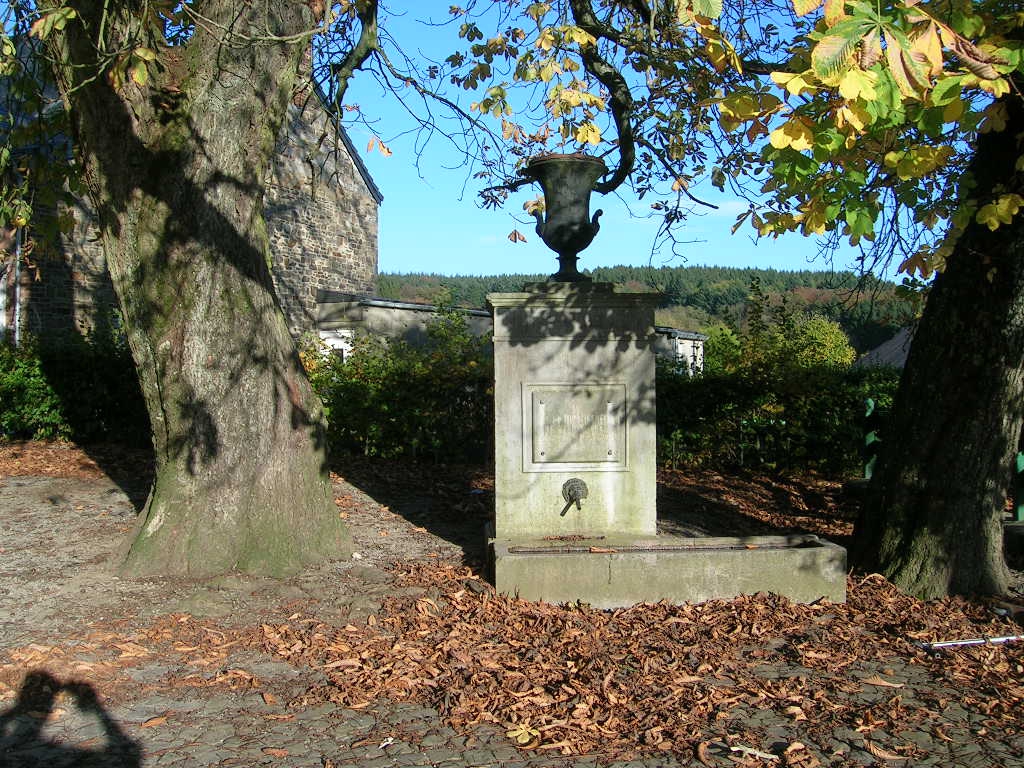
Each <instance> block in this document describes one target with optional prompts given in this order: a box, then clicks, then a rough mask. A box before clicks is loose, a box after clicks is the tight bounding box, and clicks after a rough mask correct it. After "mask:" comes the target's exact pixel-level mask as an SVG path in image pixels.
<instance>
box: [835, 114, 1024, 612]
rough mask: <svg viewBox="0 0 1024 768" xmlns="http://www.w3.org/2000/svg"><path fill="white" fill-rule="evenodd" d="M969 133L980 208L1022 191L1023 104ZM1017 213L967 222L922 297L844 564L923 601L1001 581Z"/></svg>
mask: <svg viewBox="0 0 1024 768" xmlns="http://www.w3.org/2000/svg"><path fill="white" fill-rule="evenodd" d="M1004 102H1005V104H1006V107H1007V109H1008V111H1009V115H1010V117H1009V122H1008V124H1007V126H1006V128H1005V130H1003V131H1001V132H999V133H985V134H982V135H981V136H980V137H979V141H978V146H977V151H976V154H975V157H974V159H973V161H972V164H971V173H972V174H973V176H974V178H975V180H976V182H977V184H976V186H975V187H974V194H973V196H974V197H975V198H976V199H978V200H979V201H980V203H981V204H984V203H987V202H989V201H990V200H993V199H996V198H998V197H999V196H1000V195H1001V194H1007V193H1016V194H1021V195H1024V175H1022V174H1021V173H1020V172H1019V171H1017V170H1016V168H1017V167H1018V158H1019V157H1020V156H1021V146H1020V143H1019V136H1020V135H1021V132H1022V131H1024V109H1022V106H1021V104H1020V100H1019V98H1018V97H1016V96H1013V97H1010V98H1007V99H1005V100H1004ZM1022 366H1024V210H1022V211H1021V212H1019V213H1018V214H1017V215H1016V216H1015V217H1014V219H1013V221H1012V222H1011V223H1010V224H1008V225H1007V224H1004V225H1003V226H1001V227H999V228H998V229H996V230H995V231H990V230H989V229H988V227H987V226H984V225H982V224H978V223H977V222H974V223H972V224H970V225H969V226H968V227H967V228H966V230H965V232H964V233H963V234H962V235H961V237H960V240H959V241H958V242H957V244H956V247H955V250H954V252H953V255H952V257H951V258H950V259H949V261H948V264H947V266H946V269H945V271H944V272H943V274H941V275H940V276H939V277H938V279H937V280H936V282H935V285H934V287H933V289H932V291H931V294H930V295H929V297H928V302H927V305H926V307H925V311H924V315H923V317H922V318H921V321H920V324H919V325H918V328H917V331H916V333H915V336H914V341H913V344H912V345H911V349H910V356H909V358H908V360H907V365H906V368H905V369H904V372H903V378H902V380H901V382H900V388H899V393H898V395H897V397H896V403H895V406H894V409H893V414H892V423H891V425H890V426H889V427H887V432H886V435H887V438H886V442H885V443H884V446H883V451H882V455H881V457H880V458H881V462H882V463H881V472H880V473H879V474H878V475H877V476H876V480H877V484H876V486H875V487H874V489H873V490H874V493H873V494H872V497H871V499H870V501H869V502H868V504H867V506H866V508H865V510H864V513H863V514H862V516H861V520H860V521H859V523H858V525H857V530H856V537H855V545H854V550H853V553H852V554H853V560H854V562H855V564H857V565H858V566H859V567H861V568H864V569H866V570H874V571H878V572H880V573H882V574H883V575H885V576H886V577H888V578H889V579H891V580H892V581H893V582H894V583H895V584H896V585H897V586H899V587H900V588H901V589H903V590H905V591H907V592H909V593H911V594H913V595H916V596H918V597H921V598H926V599H927V598H933V597H939V596H942V595H946V594H950V593H953V594H999V593H1004V592H1005V591H1006V589H1007V585H1008V572H1007V569H1006V564H1005V561H1004V558H1003V548H1002V542H1003V529H1002V517H1003V513H1004V509H1005V504H1006V499H1007V493H1008V489H1009V484H1010V479H1011V461H1012V458H1013V456H1014V453H1015V452H1016V450H1017V444H1018V439H1019V437H1020V433H1021V420H1022V405H1024V404H1022V399H1021V398H1022V395H1024V375H1022Z"/></svg>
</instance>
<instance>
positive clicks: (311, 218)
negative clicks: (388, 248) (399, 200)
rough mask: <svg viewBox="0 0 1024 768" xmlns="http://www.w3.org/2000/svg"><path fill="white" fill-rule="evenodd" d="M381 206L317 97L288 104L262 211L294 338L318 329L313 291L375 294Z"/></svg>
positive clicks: (353, 153) (355, 156) (352, 151)
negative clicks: (285, 119) (284, 127)
mask: <svg viewBox="0 0 1024 768" xmlns="http://www.w3.org/2000/svg"><path fill="white" fill-rule="evenodd" d="M380 201H381V196H380V192H379V191H378V190H377V188H376V186H375V185H374V184H373V181H372V179H370V176H369V174H368V173H367V172H366V169H365V168H364V167H363V166H362V165H361V162H360V160H359V156H358V154H357V153H356V151H355V149H354V148H353V147H352V146H351V143H349V142H348V140H347V136H346V135H345V134H344V132H342V131H340V130H339V129H338V128H337V125H336V123H335V122H334V120H333V117H332V116H331V115H330V114H328V113H327V112H326V111H325V110H324V109H322V108H321V107H320V104H319V101H318V98H317V96H316V95H315V94H311V95H310V96H309V97H308V98H307V99H305V100H304V101H303V102H302V103H301V104H300V105H298V106H296V105H295V104H293V105H291V106H290V107H289V113H288V125H287V126H286V129H285V130H284V131H282V134H281V139H280V141H279V142H278V146H277V152H276V159H275V163H274V166H273V168H272V169H271V172H270V176H269V178H268V179H267V186H266V199H265V203H264V205H265V208H266V213H267V228H268V232H269V235H270V251H271V256H272V258H273V268H272V274H273V276H274V287H275V289H276V291H277V295H278V298H279V299H280V301H281V304H282V306H283V307H284V310H285V315H286V316H287V318H288V324H289V327H290V329H291V331H292V333H293V334H294V335H296V336H299V335H301V334H303V333H307V332H312V331H314V330H315V327H316V297H317V291H326V290H335V291H346V292H350V293H363V294H372V293H373V292H374V291H375V290H376V287H377V228H378V224H377V208H378V205H379V204H380Z"/></svg>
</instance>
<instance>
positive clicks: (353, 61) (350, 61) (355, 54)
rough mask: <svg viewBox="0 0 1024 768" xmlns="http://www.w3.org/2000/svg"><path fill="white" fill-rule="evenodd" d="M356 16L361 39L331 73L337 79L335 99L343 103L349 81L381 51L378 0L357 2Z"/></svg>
mask: <svg viewBox="0 0 1024 768" xmlns="http://www.w3.org/2000/svg"><path fill="white" fill-rule="evenodd" d="M356 16H357V17H358V19H359V23H360V25H361V29H360V30H359V39H358V40H357V41H356V44H355V45H354V46H352V48H351V50H349V52H348V53H346V54H345V58H344V59H343V60H342V62H341V63H340V64H337V65H335V66H334V67H332V68H331V74H332V75H333V76H334V77H335V78H336V79H337V86H336V89H337V90H336V91H335V97H334V98H335V100H336V101H337V103H338V104H341V103H342V102H343V101H344V99H345V92H346V91H347V90H348V81H349V80H350V79H351V77H352V75H354V74H355V72H356V70H357V69H359V68H360V67H361V66H362V65H363V63H364V62H365V61H366V60H367V59H368V58H370V56H371V55H373V53H374V51H377V52H378V53H379V51H380V48H379V36H378V29H377V0H361V2H358V3H356Z"/></svg>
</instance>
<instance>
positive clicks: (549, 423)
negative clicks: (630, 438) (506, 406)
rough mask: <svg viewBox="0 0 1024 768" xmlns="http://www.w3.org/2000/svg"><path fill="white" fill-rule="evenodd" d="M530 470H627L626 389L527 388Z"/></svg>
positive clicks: (525, 455)
mask: <svg viewBox="0 0 1024 768" xmlns="http://www.w3.org/2000/svg"><path fill="white" fill-rule="evenodd" d="M523 417H524V424H523V449H524V450H523V464H524V467H523V468H524V470H525V471H527V472H556V471H557V472H562V471H567V470H575V469H579V470H583V469H587V470H592V471H593V470H597V471H600V470H625V469H626V385H625V384H619V383H601V384H525V385H524V387H523Z"/></svg>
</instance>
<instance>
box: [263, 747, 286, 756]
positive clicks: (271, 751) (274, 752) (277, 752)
mask: <svg viewBox="0 0 1024 768" xmlns="http://www.w3.org/2000/svg"><path fill="white" fill-rule="evenodd" d="M263 754H265V755H270V756H271V757H288V750H287V749H278V748H277V747H264V748H263Z"/></svg>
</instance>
